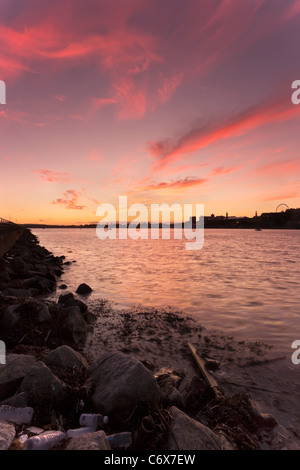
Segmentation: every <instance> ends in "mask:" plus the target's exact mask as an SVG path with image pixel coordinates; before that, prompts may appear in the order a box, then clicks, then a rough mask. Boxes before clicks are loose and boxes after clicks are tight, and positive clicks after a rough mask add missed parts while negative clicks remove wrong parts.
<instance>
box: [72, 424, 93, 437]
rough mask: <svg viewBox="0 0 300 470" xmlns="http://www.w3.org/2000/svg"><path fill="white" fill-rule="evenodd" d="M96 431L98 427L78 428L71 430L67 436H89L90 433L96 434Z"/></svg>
mask: <svg viewBox="0 0 300 470" xmlns="http://www.w3.org/2000/svg"><path fill="white" fill-rule="evenodd" d="M96 429H97V427H96V426H85V427H82V428H78V429H69V430H68V431H67V436H68V437H77V436H81V435H82V434H87V433H88V432H95V431H96Z"/></svg>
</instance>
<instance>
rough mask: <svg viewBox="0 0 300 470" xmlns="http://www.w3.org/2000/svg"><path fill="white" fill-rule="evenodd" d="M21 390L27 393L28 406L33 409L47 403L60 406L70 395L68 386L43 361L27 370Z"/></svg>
mask: <svg viewBox="0 0 300 470" xmlns="http://www.w3.org/2000/svg"><path fill="white" fill-rule="evenodd" d="M20 390H21V391H22V392H25V393H27V395H28V404H29V406H32V407H33V408H34V407H35V406H39V405H44V404H45V403H49V404H50V403H55V405H57V406H59V405H60V404H62V403H64V402H65V401H66V400H67V397H68V394H69V393H70V391H69V388H68V386H67V385H66V384H65V383H64V382H62V381H61V380H60V379H59V378H58V377H56V376H55V375H54V374H53V373H52V372H51V370H50V369H49V368H48V367H47V366H46V365H45V364H44V363H43V362H41V361H38V362H36V363H35V364H34V365H33V366H31V367H30V368H29V369H28V370H27V372H26V375H25V377H24V379H23V381H22V383H21V386H20Z"/></svg>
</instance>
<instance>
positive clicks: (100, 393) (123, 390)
mask: <svg viewBox="0 0 300 470" xmlns="http://www.w3.org/2000/svg"><path fill="white" fill-rule="evenodd" d="M89 375H90V377H91V379H92V380H93V381H94V382H95V392H94V394H93V396H92V401H93V404H94V406H95V409H96V410H97V411H98V412H99V413H105V414H106V415H112V414H126V415H129V414H130V413H131V411H132V410H133V408H134V407H135V406H136V405H137V404H138V403H147V404H149V405H150V406H155V405H156V404H157V403H158V401H159V399H160V398H161V394H160V390H159V388H158V386H157V384H156V381H155V379H154V377H153V376H152V374H151V373H150V372H149V371H148V370H147V369H146V368H145V367H144V365H143V364H142V363H141V362H140V361H138V360H137V359H134V358H132V357H130V356H127V355H126V354H123V353H120V352H117V351H110V352H107V353H106V354H104V355H103V356H101V357H100V358H99V359H98V360H97V361H96V362H95V363H93V364H92V365H91V366H90V368H89Z"/></svg>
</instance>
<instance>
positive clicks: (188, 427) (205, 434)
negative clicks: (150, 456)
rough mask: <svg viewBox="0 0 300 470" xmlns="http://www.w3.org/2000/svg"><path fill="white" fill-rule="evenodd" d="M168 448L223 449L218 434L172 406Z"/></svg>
mask: <svg viewBox="0 0 300 470" xmlns="http://www.w3.org/2000/svg"><path fill="white" fill-rule="evenodd" d="M169 412H170V415H171V416H172V418H173V421H172V422H171V425H170V429H169V439H168V450H191V449H193V450H221V449H222V447H221V442H220V440H219V438H218V436H217V435H216V434H215V433H214V432H213V431H212V430H211V429H209V428H208V427H206V426H204V425H203V424H201V423H200V422H199V421H196V420H194V419H192V418H190V417H189V416H188V415H186V414H185V413H183V412H182V411H181V410H179V409H178V408H176V407H175V406H172V407H171V408H170V410H169Z"/></svg>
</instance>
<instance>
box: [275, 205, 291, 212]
mask: <svg viewBox="0 0 300 470" xmlns="http://www.w3.org/2000/svg"><path fill="white" fill-rule="evenodd" d="M282 206H284V207H285V208H286V209H289V206H288V205H287V204H284V203H281V204H279V205H278V206H277V207H276V212H279V210H278V209H279V208H280V207H282ZM280 212H283V210H281V211H280Z"/></svg>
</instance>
